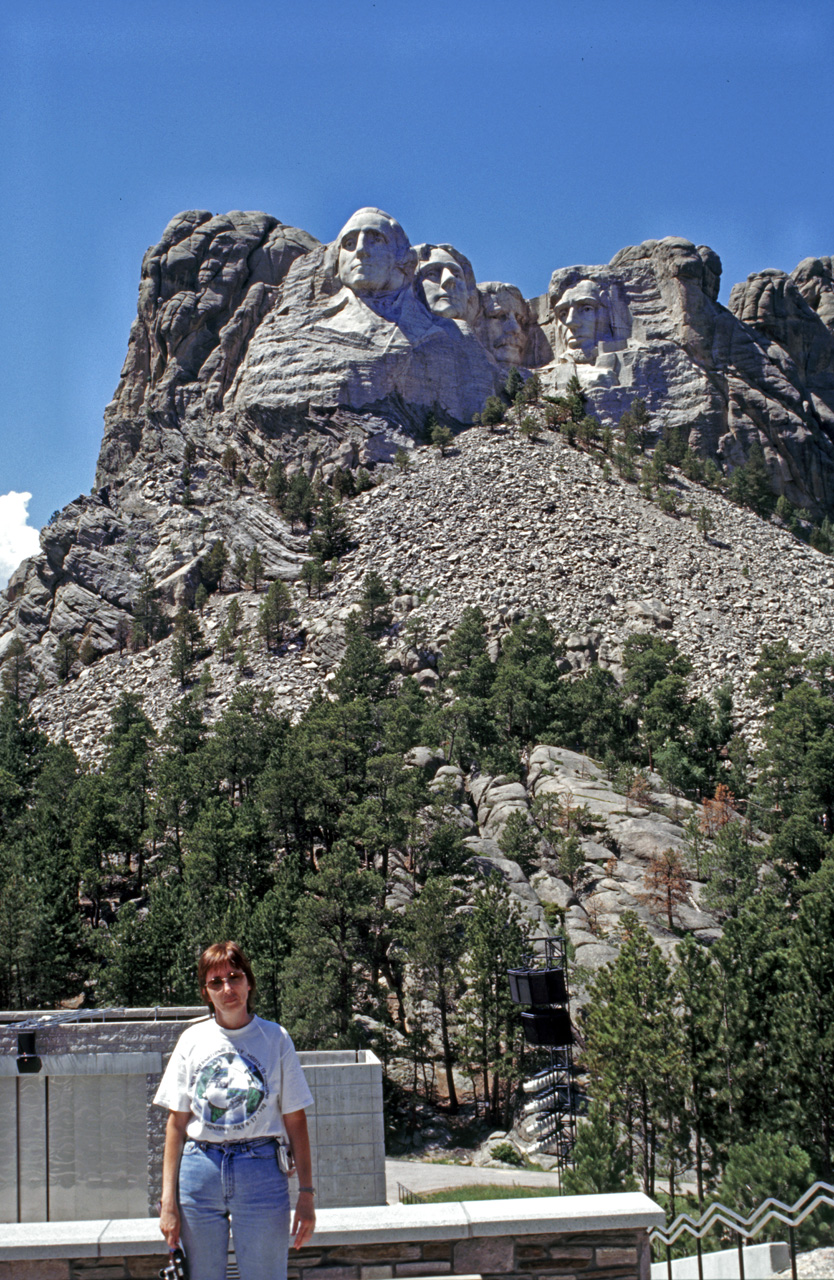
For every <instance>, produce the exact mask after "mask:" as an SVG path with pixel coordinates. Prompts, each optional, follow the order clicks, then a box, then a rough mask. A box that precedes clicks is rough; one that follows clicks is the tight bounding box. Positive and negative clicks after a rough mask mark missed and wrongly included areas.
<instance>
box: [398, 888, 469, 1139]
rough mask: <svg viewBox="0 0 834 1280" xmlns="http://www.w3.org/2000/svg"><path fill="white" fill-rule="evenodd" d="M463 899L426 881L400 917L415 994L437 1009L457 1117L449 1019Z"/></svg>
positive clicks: (457, 974) (455, 891)
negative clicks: (403, 927) (401, 918)
mask: <svg viewBox="0 0 834 1280" xmlns="http://www.w3.org/2000/svg"><path fill="white" fill-rule="evenodd" d="M461 906H462V895H461V893H460V890H459V889H457V888H455V885H454V884H453V882H452V881H451V880H450V879H448V878H447V877H445V876H429V878H428V879H427V880H426V883H425V884H424V885H423V888H422V890H421V891H420V893H419V895H418V896H417V897H416V898H414V899H413V900H412V901H411V903H410V904H409V906H408V907H407V909H406V912H405V916H404V925H405V940H406V948H407V957H408V965H409V968H410V969H411V971H412V973H413V975H414V977H415V979H416V982H417V984H418V990H417V994H418V995H419V996H422V998H423V999H425V1000H428V1001H430V1002H431V1003H432V1004H433V1005H434V1007H435V1008H436V1009H437V1016H438V1022H439V1030H440V1043H441V1047H442V1051H443V1069H444V1072H445V1074H446V1092H447V1094H448V1098H449V1111H450V1112H451V1114H452V1115H456V1114H457V1111H458V1097H457V1090H456V1088H455V1077H454V1064H455V1061H456V1054H455V1051H454V1048H453V1043H452V1041H453V1035H452V1019H453V1016H454V1009H455V997H456V993H457V989H458V986H459V983H460V955H461V944H462V935H463V926H462V921H461V917H460V915H459V914H458V909H459V908H460V907H461Z"/></svg>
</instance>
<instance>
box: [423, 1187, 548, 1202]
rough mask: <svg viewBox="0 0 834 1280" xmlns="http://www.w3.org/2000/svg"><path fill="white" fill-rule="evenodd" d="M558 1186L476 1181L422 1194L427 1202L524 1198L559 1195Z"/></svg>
mask: <svg viewBox="0 0 834 1280" xmlns="http://www.w3.org/2000/svg"><path fill="white" fill-rule="evenodd" d="M558 1194H559V1192H558V1190H557V1189H556V1187H507V1186H502V1185H501V1184H499V1185H498V1186H495V1185H492V1184H483V1183H476V1184H475V1185H474V1186H472V1187H448V1188H447V1189H446V1190H445V1191H443V1190H441V1191H427V1192H424V1193H423V1194H422V1195H421V1196H420V1200H421V1202H423V1201H424V1202H425V1203H426V1204H440V1203H444V1202H446V1201H448V1200H524V1199H526V1198H527V1197H528V1196H557V1195H558Z"/></svg>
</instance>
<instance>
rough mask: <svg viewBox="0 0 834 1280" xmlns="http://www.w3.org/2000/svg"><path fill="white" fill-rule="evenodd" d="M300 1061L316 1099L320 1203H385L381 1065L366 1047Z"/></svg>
mask: <svg viewBox="0 0 834 1280" xmlns="http://www.w3.org/2000/svg"><path fill="white" fill-rule="evenodd" d="M299 1057H300V1059H301V1065H302V1067H303V1068H304V1074H305V1076H306V1077H307V1083H308V1084H309V1086H310V1089H311V1092H312V1094H313V1097H314V1098H315V1107H314V1108H313V1110H312V1111H310V1112H308V1116H307V1122H308V1125H309V1129H310V1145H311V1147H312V1152H313V1181H314V1183H315V1186H316V1204H317V1205H318V1206H319V1208H321V1209H331V1208H339V1207H342V1208H348V1207H350V1206H352V1205H370V1204H385V1126H384V1120H383V1113H382V1063H381V1062H380V1061H379V1059H378V1058H377V1057H376V1055H375V1054H373V1053H371V1052H370V1051H369V1050H365V1049H360V1050H357V1051H356V1052H354V1051H353V1050H343V1051H341V1050H340V1051H334V1052H330V1053H300V1054H299Z"/></svg>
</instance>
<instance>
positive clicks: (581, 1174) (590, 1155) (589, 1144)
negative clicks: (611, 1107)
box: [562, 1102, 637, 1196]
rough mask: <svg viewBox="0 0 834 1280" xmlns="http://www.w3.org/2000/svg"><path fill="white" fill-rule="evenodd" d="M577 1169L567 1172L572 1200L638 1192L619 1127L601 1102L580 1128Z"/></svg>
mask: <svg viewBox="0 0 834 1280" xmlns="http://www.w3.org/2000/svg"><path fill="white" fill-rule="evenodd" d="M571 1160H572V1161H573V1168H569V1169H566V1170H565V1172H564V1175H563V1178H562V1190H563V1191H564V1193H565V1195H568V1196H599V1195H606V1194H607V1193H610V1192H612V1191H636V1190H637V1183H636V1182H635V1180H634V1177H633V1175H632V1172H631V1164H630V1162H629V1158H628V1150H627V1148H626V1146H625V1144H624V1143H623V1142H622V1141H621V1139H620V1135H619V1132H618V1130H617V1125H616V1124H615V1123H613V1122H612V1121H611V1120H610V1119H609V1117H608V1115H607V1113H606V1110H605V1107H604V1106H602V1105H601V1104H600V1103H598V1102H592V1103H591V1106H590V1109H589V1111H588V1118H587V1120H586V1121H585V1122H584V1123H581V1124H580V1125H579V1130H578V1133H577V1136H576V1144H575V1146H574V1148H573V1151H572V1153H571Z"/></svg>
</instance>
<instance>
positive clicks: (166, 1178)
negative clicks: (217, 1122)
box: [159, 1111, 191, 1249]
mask: <svg viewBox="0 0 834 1280" xmlns="http://www.w3.org/2000/svg"><path fill="white" fill-rule="evenodd" d="M190 1119H191V1112H190V1111H169V1112H168V1123H167V1125H166V1126H165V1151H164V1152H163V1155H162V1200H161V1201H160V1205H159V1229H160V1231H161V1232H162V1234H163V1235H164V1237H165V1239H166V1240H167V1241H168V1248H169V1249H174V1248H176V1246H177V1245H178V1244H179V1242H180V1211H179V1208H178V1207H177V1180H178V1175H179V1168H180V1156H181V1155H182V1149H183V1147H184V1145H185V1130H186V1127H187V1125H188V1122H189V1120H190Z"/></svg>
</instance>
